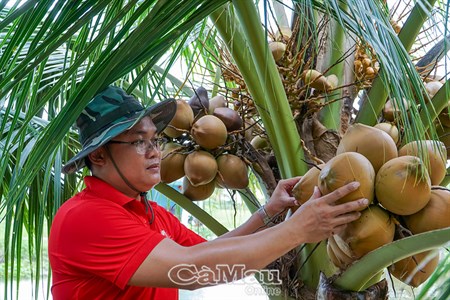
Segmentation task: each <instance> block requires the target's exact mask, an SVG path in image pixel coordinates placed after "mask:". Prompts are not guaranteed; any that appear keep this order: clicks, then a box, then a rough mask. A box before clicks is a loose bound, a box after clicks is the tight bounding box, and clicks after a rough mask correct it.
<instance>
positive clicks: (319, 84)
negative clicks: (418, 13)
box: [301, 69, 333, 92]
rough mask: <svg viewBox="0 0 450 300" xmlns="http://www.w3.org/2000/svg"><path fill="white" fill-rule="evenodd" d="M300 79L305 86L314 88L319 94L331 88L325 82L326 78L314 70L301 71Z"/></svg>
mask: <svg viewBox="0 0 450 300" xmlns="http://www.w3.org/2000/svg"><path fill="white" fill-rule="evenodd" d="M301 78H302V80H303V82H304V83H305V85H307V86H310V87H312V88H315V89H316V90H318V91H321V92H324V91H325V92H326V91H328V90H331V89H332V88H333V87H332V86H331V85H330V83H329V82H328V81H327V78H326V77H325V76H323V75H322V73H320V72H319V71H317V70H314V69H309V70H305V71H303V73H302V75H301Z"/></svg>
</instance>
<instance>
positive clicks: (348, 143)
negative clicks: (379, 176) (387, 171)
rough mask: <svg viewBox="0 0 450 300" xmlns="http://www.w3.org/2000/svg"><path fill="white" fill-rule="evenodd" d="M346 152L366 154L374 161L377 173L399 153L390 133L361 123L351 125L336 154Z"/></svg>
mask: <svg viewBox="0 0 450 300" xmlns="http://www.w3.org/2000/svg"><path fill="white" fill-rule="evenodd" d="M368 141H370V142H368ZM344 152H358V153H360V154H362V155H364V156H365V157H366V158H367V159H368V160H369V161H370V162H371V163H372V166H373V168H374V170H375V173H376V172H378V170H379V169H380V168H381V166H382V165H383V164H384V163H386V162H387V161H389V160H391V159H393V158H395V157H397V155H398V154H397V146H396V145H395V142H394V140H393V139H392V138H391V137H390V136H389V134H387V133H386V132H384V131H383V130H381V129H378V128H375V127H371V126H367V125H364V124H359V123H356V124H353V125H352V126H350V127H349V128H348V129H347V131H346V132H345V134H344V136H343V137H342V139H341V142H340V143H339V146H338V148H337V150H336V155H338V154H341V153H344Z"/></svg>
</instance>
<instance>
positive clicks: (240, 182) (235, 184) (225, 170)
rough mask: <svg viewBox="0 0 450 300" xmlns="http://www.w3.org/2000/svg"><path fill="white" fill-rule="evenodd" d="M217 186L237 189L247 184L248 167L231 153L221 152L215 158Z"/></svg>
mask: <svg viewBox="0 0 450 300" xmlns="http://www.w3.org/2000/svg"><path fill="white" fill-rule="evenodd" d="M216 160H217V166H218V167H219V171H218V172H217V175H216V181H217V183H218V184H219V186H221V187H224V188H228V189H233V190H238V189H244V188H246V187H247V186H248V168H247V165H246V164H245V162H244V161H243V160H242V159H240V158H239V157H238V156H236V155H233V154H222V155H220V156H219V157H218V158H217V159H216Z"/></svg>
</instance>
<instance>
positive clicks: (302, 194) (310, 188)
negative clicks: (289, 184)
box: [292, 164, 325, 209]
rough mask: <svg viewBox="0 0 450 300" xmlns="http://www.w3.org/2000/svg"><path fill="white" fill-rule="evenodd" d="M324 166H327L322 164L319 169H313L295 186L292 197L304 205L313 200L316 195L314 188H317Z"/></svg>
mask: <svg viewBox="0 0 450 300" xmlns="http://www.w3.org/2000/svg"><path fill="white" fill-rule="evenodd" d="M324 166H325V164H320V165H318V166H317V167H312V168H311V169H309V170H308V171H307V172H306V173H305V175H303V176H302V178H300V180H299V181H298V182H297V183H296V184H295V186H294V188H293V189H292V195H293V196H294V197H295V200H297V201H298V203H299V204H303V203H305V202H306V201H308V200H309V198H311V196H312V194H313V193H314V187H315V186H317V183H318V179H319V174H320V171H321V170H322V168H323V167H324ZM295 209H296V208H295Z"/></svg>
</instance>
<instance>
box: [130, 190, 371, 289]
mask: <svg viewBox="0 0 450 300" xmlns="http://www.w3.org/2000/svg"><path fill="white" fill-rule="evenodd" d="M355 189H357V186H355V185H352V184H349V185H346V186H344V187H342V188H340V189H338V190H336V191H334V192H333V193H330V194H328V195H326V196H323V197H320V192H317V191H316V192H315V194H314V195H313V197H312V199H311V200H310V201H308V202H307V203H305V204H304V205H302V206H301V207H300V208H299V209H298V210H297V211H296V212H295V213H294V214H293V215H292V217H291V218H289V219H288V220H287V221H285V222H283V223H281V224H278V225H276V226H273V227H270V228H268V229H267V230H264V231H261V232H257V233H254V234H250V235H247V236H238V237H230V238H223V239H216V240H214V241H211V242H205V243H201V244H198V245H195V246H192V247H183V246H180V245H178V244H176V243H175V242H173V241H171V240H170V239H164V240H163V241H161V242H160V243H159V244H158V245H157V246H156V247H155V248H154V249H153V251H152V252H151V253H150V254H149V255H148V257H147V258H146V259H145V260H144V262H143V263H142V264H141V266H140V267H139V268H138V270H137V271H136V273H135V274H134V275H133V276H132V278H131V280H130V281H129V284H130V285H137V286H154V287H178V288H183V289H195V288H199V287H204V286H206V285H213V284H219V283H223V282H228V280H229V279H230V278H223V277H220V276H218V274H219V273H220V270H219V269H218V266H223V265H227V266H230V267H231V268H232V267H233V266H237V265H239V266H243V267H244V268H245V270H255V269H261V268H263V267H265V266H266V265H268V264H269V263H271V262H272V261H274V260H275V259H276V258H278V257H280V256H282V255H283V254H285V253H287V252H288V251H289V250H291V249H293V248H295V247H296V246H298V245H300V244H302V243H315V242H319V241H321V240H323V239H325V238H327V237H329V236H330V235H332V234H334V233H337V232H340V231H341V230H342V229H343V228H344V227H345V225H346V224H347V223H349V222H351V221H354V220H356V219H357V218H359V216H360V213H359V212H357V211H356V210H358V209H360V208H362V207H366V206H367V205H368V202H367V200H366V199H360V200H358V201H354V202H349V203H344V204H340V205H336V204H335V201H336V200H338V199H340V198H342V197H343V196H345V195H347V194H348V193H350V192H352V191H354V190H355ZM318 197H320V198H318ZM229 275H232V274H229ZM234 275H236V274H234ZM234 275H233V276H231V279H238V278H239V276H238V278H236V277H234ZM238 275H239V274H238ZM217 279H220V281H218V280H217Z"/></svg>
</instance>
